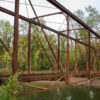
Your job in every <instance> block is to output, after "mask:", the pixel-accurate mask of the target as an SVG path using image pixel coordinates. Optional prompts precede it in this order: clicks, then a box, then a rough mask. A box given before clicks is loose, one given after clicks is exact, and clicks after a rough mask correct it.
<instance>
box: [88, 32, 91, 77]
mask: <svg viewBox="0 0 100 100" xmlns="http://www.w3.org/2000/svg"><path fill="white" fill-rule="evenodd" d="M88 38H89V39H88V43H89V55H88V56H89V57H88V69H89V70H88V71H89V72H88V76H89V79H90V78H91V48H90V46H91V43H90V31H89V32H88Z"/></svg>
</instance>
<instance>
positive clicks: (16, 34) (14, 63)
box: [12, 0, 19, 74]
mask: <svg viewBox="0 0 100 100" xmlns="http://www.w3.org/2000/svg"><path fill="white" fill-rule="evenodd" d="M18 28H19V0H15V18H14V40H13V54H12V69H13V74H15V73H16V72H17V70H18V63H17V55H18V37H19V29H18Z"/></svg>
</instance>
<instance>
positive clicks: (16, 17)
mask: <svg viewBox="0 0 100 100" xmlns="http://www.w3.org/2000/svg"><path fill="white" fill-rule="evenodd" d="M19 1H20V0H15V12H13V11H10V10H8V9H6V8H3V7H0V11H1V12H4V13H6V14H9V15H11V16H14V42H13V55H12V68H13V74H15V73H16V72H17V70H18V63H17V58H18V57H17V55H18V36H19V31H18V28H19V19H22V20H24V21H27V22H28V23H29V31H28V74H30V69H31V67H30V56H31V49H30V47H31V28H32V24H34V25H37V26H39V27H40V28H41V30H42V33H43V35H44V37H45V39H46V41H47V43H48V46H49V48H50V50H51V52H52V54H53V57H54V59H55V61H56V64H57V67H58V68H57V69H58V72H59V73H62V74H63V75H64V72H63V69H62V67H61V64H60V37H61V36H62V37H65V38H66V39H67V50H66V51H67V57H66V77H65V79H66V81H67V82H69V76H70V72H69V66H70V65H69V62H70V61H69V52H70V51H69V41H70V40H73V41H75V52H77V43H79V44H82V45H84V46H86V47H88V48H89V49H88V52H89V54H88V57H89V59H88V77H89V79H90V77H91V49H93V50H94V52H95V48H94V47H93V46H91V38H93V37H90V34H93V35H95V37H94V38H98V39H100V35H98V33H96V32H95V31H94V30H93V29H91V28H90V27H89V26H88V25H87V24H85V23H84V22H83V21H81V20H80V19H79V18H78V17H76V16H75V15H74V14H73V13H71V12H70V11H69V10H68V9H66V8H65V7H63V6H62V5H61V4H60V3H58V2H57V1H56V0H47V1H48V2H49V3H51V4H52V5H54V6H55V7H56V8H57V9H59V10H60V12H56V13H50V14H46V15H42V16H38V15H37V12H36V10H35V9H34V6H33V4H32V2H31V0H28V1H29V5H30V6H31V8H32V10H33V12H34V14H35V17H34V18H27V17H25V16H23V15H20V14H19ZM57 14H61V15H63V16H65V18H66V30H63V31H57V30H55V29H53V28H50V27H48V26H46V25H43V24H42V23H41V22H40V18H44V17H47V16H53V15H57ZM70 18H72V19H73V20H74V21H76V22H77V23H78V24H80V25H81V26H82V27H81V28H77V29H74V28H73V29H70V27H69V22H70ZM36 20H37V21H36ZM44 29H46V30H49V31H51V32H53V33H55V34H57V35H58V44H57V45H58V46H57V47H58V48H57V56H56V54H55V52H54V50H53V48H52V45H51V44H50V41H49V39H48V37H47V35H46V32H45V30H44ZM75 30H86V31H87V33H88V37H87V39H88V44H86V43H84V42H82V41H80V39H77V38H75V37H71V36H70V34H69V33H70V31H75ZM63 32H66V34H64V33H63ZM38 39H39V37H38ZM39 41H40V43H41V40H40V39H39ZM0 42H1V43H2V44H3V46H4V47H5V49H6V50H7V52H8V53H9V50H8V48H7V47H6V45H5V44H4V43H3V41H2V39H0ZM41 46H42V47H43V45H42V43H41ZM44 51H45V53H46V55H47V52H46V50H45V48H44ZM9 54H10V53H9ZM10 55H11V54H10ZM47 56H48V55H47ZM48 60H49V61H50V59H49V58H48ZM50 62H51V61H50ZM51 63H52V62H51ZM76 69H77V53H75V68H74V70H76Z"/></svg>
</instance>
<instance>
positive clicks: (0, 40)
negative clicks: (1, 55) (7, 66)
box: [0, 39, 11, 55]
mask: <svg viewBox="0 0 100 100" xmlns="http://www.w3.org/2000/svg"><path fill="white" fill-rule="evenodd" d="M0 42H1V44H2V45H3V46H4V48H5V49H6V51H7V52H8V53H9V55H11V54H10V52H9V50H8V48H7V47H6V45H5V44H4V42H3V41H2V39H0Z"/></svg>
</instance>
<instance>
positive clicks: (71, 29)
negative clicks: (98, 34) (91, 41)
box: [59, 28, 85, 32]
mask: <svg viewBox="0 0 100 100" xmlns="http://www.w3.org/2000/svg"><path fill="white" fill-rule="evenodd" d="M84 29H85V28H77V29H69V31H74V30H84ZM66 31H67V30H63V31H59V32H66Z"/></svg>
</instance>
